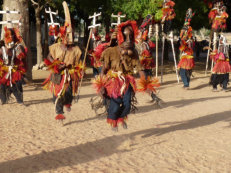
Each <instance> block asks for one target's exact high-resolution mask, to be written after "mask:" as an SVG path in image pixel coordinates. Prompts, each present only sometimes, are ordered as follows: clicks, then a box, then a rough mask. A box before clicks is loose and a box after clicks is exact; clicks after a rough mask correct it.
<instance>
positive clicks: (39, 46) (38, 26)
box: [31, 0, 44, 68]
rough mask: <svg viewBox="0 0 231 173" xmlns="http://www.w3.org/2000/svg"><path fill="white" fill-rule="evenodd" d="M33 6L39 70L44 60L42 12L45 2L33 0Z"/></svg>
mask: <svg viewBox="0 0 231 173" xmlns="http://www.w3.org/2000/svg"><path fill="white" fill-rule="evenodd" d="M31 3H32V6H33V7H34V10H35V20H36V47H37V65H36V66H37V67H38V68H39V67H40V65H41V63H42V59H43V52H42V34H41V11H42V9H43V7H44V5H43V3H44V2H43V1H42V0H38V2H35V1H34V0H31Z"/></svg>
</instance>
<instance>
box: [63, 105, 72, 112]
mask: <svg viewBox="0 0 231 173" xmlns="http://www.w3.org/2000/svg"><path fill="white" fill-rule="evenodd" d="M64 106H65V108H66V111H67V112H71V105H69V104H68V105H64Z"/></svg>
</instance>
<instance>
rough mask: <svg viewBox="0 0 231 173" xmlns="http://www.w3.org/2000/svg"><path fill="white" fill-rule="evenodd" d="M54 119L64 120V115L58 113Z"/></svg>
mask: <svg viewBox="0 0 231 173" xmlns="http://www.w3.org/2000/svg"><path fill="white" fill-rule="evenodd" d="M55 119H56V120H65V119H66V117H65V116H64V115H63V114H58V115H56V117H55Z"/></svg>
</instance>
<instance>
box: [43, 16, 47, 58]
mask: <svg viewBox="0 0 231 173" xmlns="http://www.w3.org/2000/svg"><path fill="white" fill-rule="evenodd" d="M44 16H45V22H44V25H45V33H44V34H45V42H44V53H43V57H44V58H46V57H47V55H48V25H47V14H46V13H44Z"/></svg>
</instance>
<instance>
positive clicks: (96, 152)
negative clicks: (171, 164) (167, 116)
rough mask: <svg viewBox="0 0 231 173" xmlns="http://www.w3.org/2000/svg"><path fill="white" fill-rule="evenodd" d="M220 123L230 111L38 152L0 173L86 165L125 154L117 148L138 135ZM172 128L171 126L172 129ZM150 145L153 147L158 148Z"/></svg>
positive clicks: (1, 165) (7, 165)
mask: <svg viewBox="0 0 231 173" xmlns="http://www.w3.org/2000/svg"><path fill="white" fill-rule="evenodd" d="M220 121H231V111H225V112H222V113H215V114H210V115H205V116H203V117H199V118H195V119H192V120H188V121H182V122H168V123H164V124H160V126H161V125H170V126H169V127H163V128H150V129H145V130H141V131H136V132H133V133H130V134H123V135H114V136H110V137H106V138H104V139H100V140H96V141H93V142H87V143H85V144H79V145H76V146H71V147H67V148H63V149H58V150H54V151H50V152H46V151H42V152H41V153H40V154H36V155H31V156H25V157H22V158H18V159H15V160H10V161H5V162H2V163H0V170H1V173H9V172H18V173H21V172H22V173H34V172H40V171H48V170H52V169H53V170H54V169H57V168H59V167H64V166H72V165H77V164H81V163H87V162H90V161H94V160H97V159H100V158H103V157H108V156H110V155H112V154H114V153H123V152H129V151H131V150H132V148H129V149H119V146H120V145H121V144H122V143H123V142H124V141H126V140H134V137H136V136H137V135H141V136H142V138H147V137H151V136H154V135H155V136H161V135H164V134H167V133H170V132H171V133H174V132H176V131H179V130H188V129H195V128H198V127H203V126H208V125H211V124H215V123H217V122H220ZM172 124H173V125H172ZM158 144H159V143H157V144H154V145H158Z"/></svg>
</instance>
